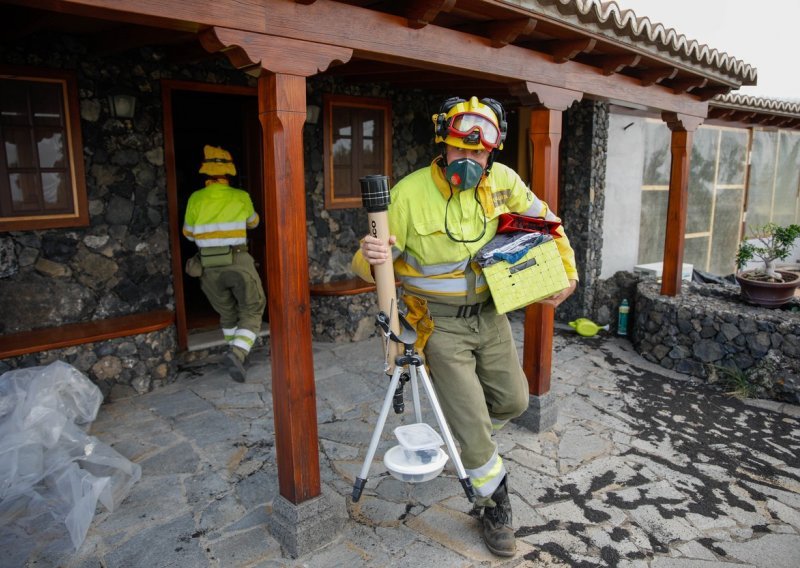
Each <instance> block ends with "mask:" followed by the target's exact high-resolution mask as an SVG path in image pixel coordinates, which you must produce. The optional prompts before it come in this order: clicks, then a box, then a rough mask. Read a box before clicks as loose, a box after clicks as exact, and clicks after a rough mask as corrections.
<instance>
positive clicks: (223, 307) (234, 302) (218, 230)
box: [183, 146, 266, 383]
mask: <svg viewBox="0 0 800 568" xmlns="http://www.w3.org/2000/svg"><path fill="white" fill-rule="evenodd" d="M203 154H204V158H203V163H202V165H201V167H200V173H201V174H205V175H206V176H207V177H208V179H207V180H206V186H205V187H204V188H203V189H200V190H198V191H195V192H194V193H192V195H191V196H190V197H189V203H188V204H187V206H186V217H185V219H184V224H183V234H184V236H185V237H186V238H187V239H189V240H190V241H193V242H194V243H195V244H196V245H197V247H198V249H199V260H200V264H201V265H202V275H201V276H200V287H201V288H202V290H203V293H204V294H205V295H206V297H207V298H208V301H209V302H211V305H212V306H213V308H214V310H216V312H217V313H218V314H219V316H220V325H221V326H222V333H223V335H224V336H225V340H226V341H227V342H228V352H227V353H226V354H225V357H224V359H223V361H224V364H225V367H226V368H227V370H228V373H229V374H230V376H231V378H232V379H234V380H235V381H237V382H240V383H241V382H244V380H245V367H244V365H245V362H246V360H247V355H248V354H249V353H250V349H251V348H252V347H253V343H254V342H255V340H256V337H257V336H258V331H259V330H260V329H261V319H262V317H263V316H264V308H265V307H266V298H265V295H264V289H263V287H262V285H261V279H260V278H259V276H258V272H256V268H255V263H254V261H253V257H252V256H250V254H249V253H248V252H247V229H254V228H255V227H256V226H257V225H258V221H259V218H258V213H256V212H255V210H254V209H253V202H252V201H251V199H250V195H248V193H247V192H246V191H243V190H241V189H236V188H233V187H231V186H230V181H229V178H230V177H231V176H235V175H236V166H235V165H234V163H233V160H232V158H231V155H230V153H228V152H227V151H226V150H223V149H222V148H217V147H214V146H205V147H204V148H203Z"/></svg>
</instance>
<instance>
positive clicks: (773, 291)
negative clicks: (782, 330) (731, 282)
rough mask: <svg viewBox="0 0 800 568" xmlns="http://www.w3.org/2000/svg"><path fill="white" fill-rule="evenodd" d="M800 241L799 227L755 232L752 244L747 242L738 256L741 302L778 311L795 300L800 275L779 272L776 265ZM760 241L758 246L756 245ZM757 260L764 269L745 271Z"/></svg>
mask: <svg viewBox="0 0 800 568" xmlns="http://www.w3.org/2000/svg"><path fill="white" fill-rule="evenodd" d="M798 237H800V225H794V224H792V225H788V226H786V227H781V226H780V225H776V224H775V223H767V224H766V225H762V226H759V227H755V228H753V230H752V237H751V240H744V241H743V242H742V243H741V244H740V245H739V250H738V251H737V252H736V267H737V268H738V269H739V272H738V273H737V274H736V281H737V282H738V283H739V286H740V288H741V290H742V298H743V299H744V300H745V301H746V302H749V303H751V304H757V305H759V306H763V307H766V308H776V307H778V306H782V305H783V304H785V303H787V302H789V301H790V300H791V299H792V297H794V291H795V288H797V287H798V286H800V274H796V273H794V272H787V271H785V270H776V269H775V261H777V260H784V259H785V258H786V257H787V256H789V253H790V252H791V251H792V245H793V244H794V242H795V240H797V238H798ZM754 241H757V242H754ZM754 258H760V259H761V260H762V261H763V263H764V265H763V266H762V267H759V268H756V269H752V270H742V268H744V266H745V265H746V264H747V263H748V262H749V261H751V260H753V259H754Z"/></svg>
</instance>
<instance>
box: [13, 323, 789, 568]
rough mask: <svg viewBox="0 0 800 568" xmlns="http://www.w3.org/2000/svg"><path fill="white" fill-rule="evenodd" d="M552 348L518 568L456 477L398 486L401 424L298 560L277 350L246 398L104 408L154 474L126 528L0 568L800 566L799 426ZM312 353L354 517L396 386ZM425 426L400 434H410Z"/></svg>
mask: <svg viewBox="0 0 800 568" xmlns="http://www.w3.org/2000/svg"><path fill="white" fill-rule="evenodd" d="M514 325H515V333H516V334H517V338H518V340H520V338H521V326H520V324H519V323H515V324H514ZM555 344H556V354H555V370H554V378H553V392H554V393H555V395H556V396H557V398H558V400H559V403H560V415H559V420H558V423H557V424H556V426H555V427H554V428H553V430H552V431H550V432H547V433H544V434H541V435H535V434H533V433H531V432H529V431H528V430H526V429H524V428H523V427H521V426H517V425H514V424H511V425H510V426H508V427H507V428H506V429H504V430H503V431H502V432H500V433H499V434H497V441H498V443H499V444H500V447H501V451H502V452H503V454H504V455H505V456H506V463H507V466H508V469H509V470H510V473H511V488H512V504H513V508H514V516H515V526H516V529H517V536H518V543H519V552H518V554H517V556H516V557H514V558H512V559H499V558H496V557H493V556H492V555H491V554H489V553H488V552H487V551H486V550H485V549H484V547H483V544H482V543H481V540H480V533H479V528H478V523H477V521H476V520H475V519H474V518H472V517H470V515H469V514H468V513H469V510H470V505H469V503H468V502H467V501H466V499H465V498H464V496H463V493H462V492H461V488H460V485H459V484H458V482H457V480H456V479H455V477H453V471H452V470H449V469H445V472H444V475H443V476H440V477H439V478H437V479H436V480H434V481H431V482H428V483H424V484H418V485H407V484H403V483H400V482H398V481H396V480H394V478H392V477H390V476H388V475H386V474H385V472H384V471H382V462H381V459H380V456H381V455H382V452H383V450H384V449H385V448H387V447H389V446H390V445H392V443H393V442H392V440H391V439H390V438H391V436H392V433H391V429H392V428H393V427H394V426H396V425H398V424H399V420H401V419H400V418H398V417H396V416H395V415H393V414H390V417H389V422H388V423H387V426H386V428H385V429H384V434H385V436H384V437H385V439H386V442H385V443H384V444H383V445H382V446H381V447H380V448H379V451H378V457H377V458H376V459H375V460H374V461H373V468H372V473H371V478H370V480H369V482H368V484H367V488H366V490H365V493H364V495H363V497H362V498H361V501H360V502H359V503H357V504H355V505H354V504H352V503H348V504H347V505H346V507H347V511H348V513H349V519H348V520H347V521H346V522H344V523H343V524H342V527H341V533H340V535H339V536H338V538H337V539H336V540H335V541H334V542H332V543H331V544H329V545H328V546H326V547H324V548H322V549H320V550H318V551H317V552H314V553H311V554H308V555H306V556H303V557H300V558H297V559H292V558H290V557H288V556H287V555H286V554H285V553H284V552H283V551H282V550H281V547H280V545H279V544H278V543H277V542H276V541H275V540H274V539H273V538H272V537H271V536H270V534H269V532H268V531H267V530H266V519H267V518H268V515H269V514H270V510H271V506H272V501H273V499H274V498H275V496H276V494H277V479H276V465H275V452H274V445H273V440H274V437H273V415H272V411H271V404H270V392H271V391H270V381H269V379H267V380H266V381H265V380H264V377H269V371H270V366H269V361H268V357H267V355H266V353H265V352H264V351H263V350H262V351H261V352H256V353H254V356H253V357H254V362H253V367H252V368H251V370H250V372H249V376H248V380H247V382H246V383H245V384H236V383H234V382H232V381H230V379H228V378H227V377H226V376H225V375H224V373H223V372H222V371H221V370H220V369H219V368H218V367H217V366H216V365H214V364H212V363H207V364H205V365H204V366H199V367H194V368H188V369H185V370H184V371H183V372H182V373H181V377H180V378H179V380H178V381H177V382H176V383H174V384H171V385H169V386H168V387H166V388H162V389H160V390H157V391H155V392H152V393H150V394H147V395H143V396H140V397H136V398H131V399H126V400H119V401H116V402H112V403H109V404H106V405H104V406H103V407H102V408H101V410H100V415H99V417H98V419H97V420H96V422H95V423H94V424H93V427H92V433H93V434H94V435H96V436H97V437H98V438H100V439H101V440H102V441H104V442H107V443H110V444H113V446H114V447H115V448H116V449H117V450H118V451H120V452H121V453H122V454H124V455H126V456H128V457H129V458H131V459H133V460H135V461H136V462H138V463H140V464H141V466H142V471H143V475H142V479H141V480H140V481H139V482H138V483H137V484H136V485H135V486H134V488H133V489H132V492H131V494H130V496H129V497H128V498H127V499H126V500H125V501H124V502H123V503H122V505H121V506H119V507H118V508H117V510H116V511H114V512H113V513H108V512H101V513H98V514H97V515H96V516H95V519H94V521H93V523H92V526H91V528H90V529H89V533H88V536H87V538H86V540H85V542H84V544H83V546H82V547H81V548H80V549H79V550H78V551H77V552H66V553H64V552H59V551H58V549H59V548H63V547H64V546H65V541H46V540H45V541H43V539H32V540H30V541H26V542H20V543H19V546H16V547H14V549H13V550H5V551H0V565H2V566H28V567H43V566H63V567H66V568H88V567H98V566H103V567H110V568H117V567H126V568H156V567H167V566H169V567H191V568H196V567H205V566H210V567H225V568H228V567H259V568H267V567H278V566H292V567H294V566H297V567H300V566H304V567H326V568H327V567H330V566H349V567H357V566H398V567H401V566H411V567H415V568H420V567H427V566H437V567H439V566H447V567H450V566H459V567H467V566H580V567H585V568H589V567H605V566H630V567H642V568H644V567H652V568H689V567H700V568H706V567H707V568H715V567H727V566H729V567H731V568H734V567H737V568H738V567H744V566H757V567H764V568H780V567H786V568H796V567H797V566H798V565H800V458H799V457H798V456H799V455H800V408H798V407H796V406H791V405H786V404H780V403H775V402H766V401H741V400H738V399H736V398H733V397H731V396H728V395H726V394H724V393H723V392H720V391H713V390H710V387H709V386H707V385H702V384H699V383H693V382H690V381H688V380H686V378H685V376H683V375H677V374H669V373H670V372H669V371H666V370H664V369H662V368H660V367H656V366H655V365H652V364H650V363H647V362H646V361H644V360H643V359H642V358H640V357H639V356H638V355H636V354H635V352H633V350H632V348H631V346H630V344H629V343H628V342H627V341H625V340H623V339H619V338H613V337H603V338H593V339H584V338H580V337H578V336H576V335H573V334H571V333H570V332H568V331H564V330H558V332H557V336H556V340H555ZM314 353H315V365H316V370H317V389H318V390H317V396H318V409H319V434H320V451H321V456H320V461H321V468H322V479H323V485H324V489H325V491H326V492H328V491H330V492H331V493H332V494H334V495H336V496H337V500H338V501H339V502H340V504H341V508H342V510H344V508H345V503H346V502H347V501H348V499H347V496H349V495H350V493H351V487H352V481H353V476H354V475H355V474H356V473H357V472H358V471H359V469H360V467H361V464H362V461H363V457H364V453H365V449H366V446H367V444H368V441H369V437H370V434H371V432H372V430H373V428H374V425H375V421H376V416H377V412H378V410H379V407H380V403H381V401H382V398H383V396H384V394H385V392H386V388H387V383H388V381H387V379H386V378H385V377H384V376H383V375H382V372H381V371H380V366H381V362H380V359H381V357H380V348H379V345H378V343H377V340H375V339H372V340H369V341H365V342H358V343H349V344H333V343H317V344H315V346H314ZM409 398H410V397H407V399H409ZM410 406H411V405H410V402H409V401H408V400H407V412H406V414H405V415H403V418H402V419H403V420H406V421H410V420H412V419H413V413H412V412H411V411H410ZM65 538H66V537H65Z"/></svg>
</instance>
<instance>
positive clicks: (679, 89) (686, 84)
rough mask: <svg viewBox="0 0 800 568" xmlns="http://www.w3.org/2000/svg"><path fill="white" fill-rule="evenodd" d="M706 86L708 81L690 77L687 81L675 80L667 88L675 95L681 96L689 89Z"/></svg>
mask: <svg viewBox="0 0 800 568" xmlns="http://www.w3.org/2000/svg"><path fill="white" fill-rule="evenodd" d="M707 84H708V79H705V78H703V77H690V78H687V79H675V80H674V81H672V82H671V83H670V85H669V86H670V88H671V89H672V91H673V92H674V93H675V94H676V95H682V94H683V93H685V92H687V91H689V90H690V89H701V88H703V87H705V86H706V85H707Z"/></svg>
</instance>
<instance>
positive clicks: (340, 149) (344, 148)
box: [333, 138, 353, 167]
mask: <svg viewBox="0 0 800 568" xmlns="http://www.w3.org/2000/svg"><path fill="white" fill-rule="evenodd" d="M352 146H353V143H352V141H351V140H350V139H349V138H340V139H338V140H336V141H335V142H334V143H333V163H334V164H335V165H337V166H341V165H346V166H348V167H349V166H350V164H351V162H352V158H351V148H352Z"/></svg>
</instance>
